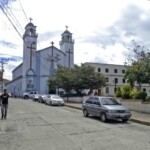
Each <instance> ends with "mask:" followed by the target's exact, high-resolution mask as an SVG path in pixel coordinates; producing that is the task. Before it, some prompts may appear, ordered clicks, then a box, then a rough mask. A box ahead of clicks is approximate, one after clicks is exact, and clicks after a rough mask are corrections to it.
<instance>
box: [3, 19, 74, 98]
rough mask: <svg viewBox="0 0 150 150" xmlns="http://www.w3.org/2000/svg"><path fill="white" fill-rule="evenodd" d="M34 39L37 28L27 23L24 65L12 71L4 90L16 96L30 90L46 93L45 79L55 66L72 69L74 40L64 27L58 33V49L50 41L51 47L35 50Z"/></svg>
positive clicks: (24, 40)
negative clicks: (59, 35)
mask: <svg viewBox="0 0 150 150" xmlns="http://www.w3.org/2000/svg"><path fill="white" fill-rule="evenodd" d="M37 39H38V34H37V33H36V26H35V25H34V24H33V23H32V22H31V21H30V23H28V24H27V25H26V27H25V32H24V35H23V62H22V63H21V64H20V65H19V66H17V67H16V68H15V69H14V70H13V71H12V81H11V82H9V83H8V84H7V87H6V88H7V89H8V91H9V92H11V93H13V95H15V96H22V93H23V92H25V91H32V90H36V91H38V92H39V93H41V94H48V93H50V92H51V89H49V87H48V84H47V80H48V79H49V77H50V76H51V75H52V74H53V73H54V71H55V70H56V69H57V67H58V65H61V66H64V67H68V68H72V67H74V40H73V39H72V33H70V32H69V31H68V27H67V26H66V30H65V31H64V32H63V33H62V34H61V41H60V42H59V44H60V49H59V48H56V47H55V46H54V43H53V42H51V46H49V47H46V48H44V49H41V50H37Z"/></svg>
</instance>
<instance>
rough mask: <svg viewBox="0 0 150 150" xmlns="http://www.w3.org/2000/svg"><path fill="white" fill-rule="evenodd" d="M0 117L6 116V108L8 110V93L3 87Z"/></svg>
mask: <svg viewBox="0 0 150 150" xmlns="http://www.w3.org/2000/svg"><path fill="white" fill-rule="evenodd" d="M0 98H1V114H2V117H1V119H6V118H7V110H8V98H9V94H8V93H7V89H4V93H3V94H2V95H1V97H0Z"/></svg>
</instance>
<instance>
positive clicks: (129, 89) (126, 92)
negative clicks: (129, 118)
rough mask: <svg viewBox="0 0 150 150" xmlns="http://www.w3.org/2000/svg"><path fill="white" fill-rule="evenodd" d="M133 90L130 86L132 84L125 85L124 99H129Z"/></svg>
mask: <svg viewBox="0 0 150 150" xmlns="http://www.w3.org/2000/svg"><path fill="white" fill-rule="evenodd" d="M131 90H132V87H131V86H130V84H126V85H124V86H123V87H122V90H121V92H122V98H124V99H129V98H130V92H131Z"/></svg>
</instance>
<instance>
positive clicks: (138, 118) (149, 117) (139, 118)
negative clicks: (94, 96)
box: [65, 102, 150, 126]
mask: <svg viewBox="0 0 150 150" xmlns="http://www.w3.org/2000/svg"><path fill="white" fill-rule="evenodd" d="M65 106H67V107H71V108H75V109H79V110H81V109H82V104H80V103H68V102H66V103H65ZM131 113H132V116H131V118H130V121H133V122H136V123H140V124H143V125H148V126H150V114H148V113H140V112H135V111H131Z"/></svg>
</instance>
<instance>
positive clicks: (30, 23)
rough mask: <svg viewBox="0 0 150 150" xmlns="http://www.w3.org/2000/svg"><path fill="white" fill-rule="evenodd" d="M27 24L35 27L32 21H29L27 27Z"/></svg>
mask: <svg viewBox="0 0 150 150" xmlns="http://www.w3.org/2000/svg"><path fill="white" fill-rule="evenodd" d="M27 26H33V27H35V26H34V24H33V23H32V22H29V23H28V24H27V25H26V27H27ZM26 27H25V28H26Z"/></svg>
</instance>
